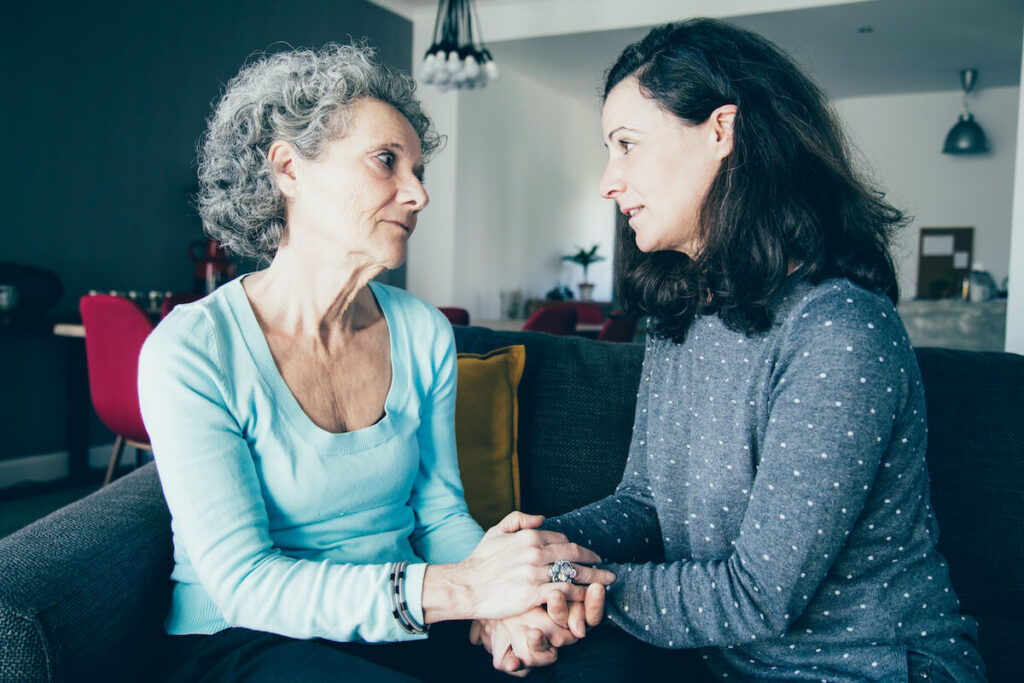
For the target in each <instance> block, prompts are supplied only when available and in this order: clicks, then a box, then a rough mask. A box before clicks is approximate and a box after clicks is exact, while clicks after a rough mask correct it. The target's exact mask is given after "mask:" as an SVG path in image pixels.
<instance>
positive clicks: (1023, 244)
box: [1005, 55, 1024, 354]
mask: <svg viewBox="0 0 1024 683" xmlns="http://www.w3.org/2000/svg"><path fill="white" fill-rule="evenodd" d="M1021 60H1022V62H1024V55H1022V57H1021ZM1021 73H1022V74H1024V64H1022V66H1021ZM1017 106H1018V107H1019V110H1018V112H1017V165H1016V174H1015V176H1014V190H1013V237H1012V239H1011V241H1010V297H1009V299H1008V300H1007V302H1006V347H1005V348H1006V350H1007V351H1012V352H1013V353H1021V354H1024V88H1021V91H1020V100H1019V102H1018V105H1017Z"/></svg>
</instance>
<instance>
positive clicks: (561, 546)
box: [535, 531, 601, 564]
mask: <svg viewBox="0 0 1024 683" xmlns="http://www.w3.org/2000/svg"><path fill="white" fill-rule="evenodd" d="M535 533H538V534H544V533H547V532H544V531H540V532H535ZM543 550H544V553H543V555H544V557H545V558H546V559H547V560H548V562H554V561H556V560H569V561H570V562H580V563H582V564H597V563H600V562H601V556H600V555H598V554H597V553H595V552H594V551H593V550H591V549H590V548H584V547H583V546H581V545H579V544H578V543H568V542H551V541H545V545H544V548H543Z"/></svg>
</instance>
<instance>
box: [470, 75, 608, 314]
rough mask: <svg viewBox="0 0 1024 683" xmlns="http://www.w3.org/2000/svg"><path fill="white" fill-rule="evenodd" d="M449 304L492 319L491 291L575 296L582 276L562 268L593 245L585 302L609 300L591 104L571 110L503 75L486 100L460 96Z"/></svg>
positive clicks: (604, 211)
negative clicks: (568, 257) (555, 291)
mask: <svg viewBox="0 0 1024 683" xmlns="http://www.w3.org/2000/svg"><path fill="white" fill-rule="evenodd" d="M459 97H460V100H459V118H458V139H459V148H458V163H457V166H458V172H457V176H456V177H457V188H458V192H457V198H456V225H457V227H456V232H457V238H456V244H455V251H456V257H455V263H456V272H455V291H454V303H455V304H456V305H459V306H463V307H465V308H467V309H469V311H470V314H471V315H472V316H473V317H474V318H496V317H498V314H499V305H498V304H499V292H500V291H503V290H515V289H522V290H523V292H524V294H525V295H527V296H542V295H543V294H544V293H545V292H547V291H548V290H550V289H551V288H552V287H554V286H555V285H558V284H561V285H566V286H569V287H570V288H571V289H573V290H574V291H575V290H576V284H577V283H578V282H580V281H581V280H582V269H581V268H580V266H578V265H576V264H574V263H568V262H564V261H562V260H561V256H562V255H564V254H569V253H573V252H575V251H576V247H577V246H584V247H587V248H589V247H590V246H591V245H593V244H600V249H599V250H598V253H599V254H602V255H604V256H605V257H606V258H607V259H608V260H606V261H602V262H600V263H597V264H594V265H592V266H590V269H589V272H588V278H589V280H590V281H591V282H593V283H595V284H596V285H597V287H596V289H595V292H594V297H595V299H598V300H608V299H610V297H611V293H612V292H611V290H612V274H611V255H612V245H613V232H614V216H615V207H614V203H613V202H611V201H608V200H605V199H602V198H601V197H600V195H599V194H598V190H597V184H598V180H599V178H600V174H601V171H602V169H603V167H604V160H605V150H604V147H603V146H602V144H601V120H600V112H599V102H598V100H597V98H596V97H595V98H594V99H592V100H590V101H579V100H576V99H573V98H571V97H568V96H565V95H563V94H562V93H559V92H557V91H554V90H552V89H550V88H548V87H547V86H545V85H542V84H540V83H538V82H537V81H534V80H531V79H530V78H528V77H526V76H524V75H523V74H520V73H517V72H515V71H512V70H510V69H505V71H504V72H503V75H502V77H501V80H499V81H498V82H497V83H494V84H492V85H490V86H488V88H487V91H486V93H484V94H478V93H465V94H460V95H459Z"/></svg>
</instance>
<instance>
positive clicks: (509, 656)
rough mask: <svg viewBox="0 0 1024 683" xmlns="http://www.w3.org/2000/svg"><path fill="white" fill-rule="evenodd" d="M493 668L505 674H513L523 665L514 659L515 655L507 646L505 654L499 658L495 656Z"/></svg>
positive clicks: (517, 658)
mask: <svg viewBox="0 0 1024 683" xmlns="http://www.w3.org/2000/svg"><path fill="white" fill-rule="evenodd" d="M494 668H495V669H497V670H498V671H504V672H505V673H514V672H516V671H518V670H520V669H522V668H523V663H522V662H521V661H520V660H519V657H516V655H515V653H514V652H512V646H511V645H509V646H508V648H507V649H506V650H505V654H504V655H502V656H501V657H500V658H498V657H497V656H495V658H494Z"/></svg>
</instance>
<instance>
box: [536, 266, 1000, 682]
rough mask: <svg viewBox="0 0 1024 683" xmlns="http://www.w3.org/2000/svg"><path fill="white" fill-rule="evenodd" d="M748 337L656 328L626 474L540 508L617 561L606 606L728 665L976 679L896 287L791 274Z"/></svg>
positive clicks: (754, 674)
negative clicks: (610, 486)
mask: <svg viewBox="0 0 1024 683" xmlns="http://www.w3.org/2000/svg"><path fill="white" fill-rule="evenodd" d="M774 313H775V325H774V326H773V327H772V329H771V330H769V331H768V332H767V333H765V334H763V335H758V336H753V337H749V336H747V335H744V334H742V333H737V332H733V331H731V330H729V329H728V328H727V327H726V326H725V325H724V324H723V323H722V322H721V320H720V319H719V318H717V317H710V316H709V317H702V318H699V319H698V320H697V321H696V322H695V323H694V326H693V327H692V328H691V330H690V332H689V335H688V337H687V340H686V341H685V342H684V343H683V344H675V343H672V342H671V341H668V340H664V339H658V338H654V339H649V340H648V342H647V350H646V354H645V358H644V365H643V375H642V379H641V382H640V388H639V394H638V399H637V410H636V421H635V424H634V434H633V440H632V444H631V446H630V453H629V458H628V461H627V463H626V468H625V471H624V473H623V478H622V483H621V484H620V485H619V487H618V489H617V490H616V492H615V493H614V494H613V495H612V496H610V497H608V498H606V499H604V500H601V501H598V502H596V503H593V504H591V505H589V506H587V507H585V508H583V509H581V510H579V511H576V512H572V513H569V514H567V515H563V516H561V517H557V518H554V519H552V520H549V521H548V522H547V523H546V524H545V526H546V527H547V528H552V529H558V530H560V531H563V532H565V533H566V534H568V535H569V536H570V537H571V538H572V539H573V540H574V541H577V542H580V543H583V544H585V545H587V546H589V547H591V548H593V549H594V550H595V551H596V552H597V553H598V554H600V555H601V556H602V557H603V558H604V559H605V561H606V562H607V563H608V564H607V567H608V568H610V569H612V570H613V571H615V572H616V573H617V575H618V579H617V581H616V583H615V584H614V585H613V586H612V587H611V589H610V590H609V593H608V604H607V618H608V619H609V620H610V621H612V622H613V623H615V624H616V625H618V626H619V627H621V628H622V629H624V630H625V631H627V632H629V633H630V634H632V635H633V636H635V637H637V638H639V639H641V640H643V641H645V642H648V643H651V644H654V645H657V646H659V647H665V648H704V649H703V652H702V654H703V656H704V657H705V659H706V661H707V664H708V666H709V667H710V668H711V669H712V670H713V671H715V672H717V673H718V674H719V675H721V676H722V677H723V678H729V679H731V680H813V681H821V680H827V681H854V680H886V681H899V680H906V676H907V664H906V656H907V655H906V652H907V650H908V649H911V650H915V651H919V652H924V653H926V654H929V655H931V656H932V657H934V658H936V659H938V660H939V661H940V662H941V663H942V664H943V665H945V666H946V668H947V669H948V670H949V672H950V673H951V674H953V675H954V676H955V677H956V678H957V679H958V680H964V681H967V680H979V679H981V678H982V673H981V661H980V658H979V656H978V654H977V651H976V650H975V648H974V645H973V642H974V640H975V637H976V630H977V626H976V623H975V622H974V620H973V619H970V618H969V617H963V616H961V615H960V613H959V610H958V601H957V598H956V595H955V594H954V592H953V589H952V587H951V585H950V582H949V577H948V572H947V568H946V564H945V561H944V560H943V559H942V557H941V556H940V555H938V554H937V553H936V551H935V542H936V539H937V536H938V528H937V525H936V521H935V518H934V516H933V514H932V509H931V505H930V503H929V496H928V472H927V469H926V466H925V445H926V429H927V425H926V421H925V405H924V391H923V387H922V385H921V377H920V373H919V370H918V367H917V362H916V359H915V356H914V353H913V350H912V349H911V347H910V343H909V341H908V340H907V336H906V333H905V331H904V329H903V326H902V323H901V321H900V319H899V316H898V314H897V313H896V311H895V309H894V308H893V306H892V305H891V303H890V302H889V301H888V300H887V299H884V298H882V297H879V296H876V295H874V294H870V293H868V292H866V291H865V290H863V289H861V288H859V287H857V286H855V285H853V284H852V283H850V282H848V281H845V280H829V281H826V282H824V283H822V284H819V285H816V286H815V285H811V284H809V283H808V282H806V281H804V280H803V279H802V278H800V277H799V276H798V275H794V276H791V277H790V278H789V280H788V281H787V283H786V286H785V289H784V291H783V293H782V294H781V295H780V296H779V298H778V299H777V301H776V305H775V307H774Z"/></svg>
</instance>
